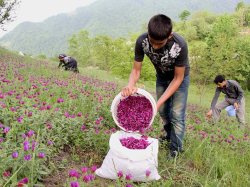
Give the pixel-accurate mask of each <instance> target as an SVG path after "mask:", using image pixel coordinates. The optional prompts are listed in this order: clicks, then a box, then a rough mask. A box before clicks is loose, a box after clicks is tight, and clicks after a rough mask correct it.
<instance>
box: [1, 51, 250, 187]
mask: <svg viewBox="0 0 250 187" xmlns="http://www.w3.org/2000/svg"><path fill="white" fill-rule="evenodd" d="M0 55H1V57H4V58H2V59H1V60H0V62H1V63H2V62H10V63H11V62H15V61H18V62H22V63H30V64H33V65H31V66H27V67H24V68H20V69H15V70H18V73H19V74H20V75H22V76H23V78H24V81H23V82H21V83H20V81H19V80H16V79H15V80H14V82H13V84H9V85H8V84H3V86H2V89H1V91H2V92H8V91H10V90H15V89H16V91H17V93H18V92H20V93H23V91H24V90H26V91H27V92H28V93H29V95H32V94H35V93H36V99H38V100H39V102H40V103H39V104H41V103H46V105H48V104H50V105H51V106H52V107H60V110H59V112H54V111H53V110H45V111H40V110H36V109H34V107H33V104H34V103H32V101H33V100H31V99H28V98H27V97H23V100H24V101H25V105H20V104H19V100H16V99H15V98H14V97H13V98H12V97H11V96H8V97H7V98H10V99H6V103H7V105H8V107H9V106H16V105H17V106H20V107H21V109H20V111H19V112H20V113H19V112H16V113H13V112H11V111H10V110H9V109H8V107H7V108H4V109H2V110H0V112H1V113H0V114H1V116H0V117H1V118H0V120H3V121H4V125H6V126H9V127H11V131H10V133H9V134H8V136H7V142H4V143H1V144H0V146H1V148H2V149H0V173H1V172H3V171H5V170H10V169H11V171H12V172H13V173H12V174H13V175H12V176H11V178H10V179H4V180H2V178H1V176H0V186H1V185H2V184H3V185H4V184H6V182H8V183H9V184H10V183H12V185H13V186H16V185H15V184H16V182H17V181H18V180H20V179H21V178H23V177H26V176H28V177H29V179H30V181H31V183H34V184H35V183H36V182H37V183H39V185H40V186H43V185H45V186H47V185H48V186H58V187H59V186H60V187H61V186H69V181H70V180H73V179H71V178H69V177H68V171H69V170H70V169H73V168H75V169H78V170H79V169H80V168H81V167H82V166H84V165H85V166H91V165H93V164H98V165H101V163H102V161H103V159H104V158H105V156H106V153H107V151H108V148H109V144H108V141H109V137H110V135H109V134H105V133H104V134H96V133H95V128H94V127H95V122H96V120H97V119H98V118H99V117H100V116H102V117H103V118H104V120H103V124H102V125H103V126H101V128H100V131H101V132H102V133H103V132H105V130H107V129H110V128H113V127H116V125H115V124H114V121H113V119H112V116H111V113H110V103H111V102H112V99H113V97H114V96H115V95H116V94H117V93H118V92H119V91H120V90H121V88H122V87H123V86H125V85H126V84H127V81H128V80H121V79H119V78H118V77H114V76H113V75H111V74H108V73H107V72H105V71H102V70H99V69H96V68H93V67H88V68H80V75H85V76H91V77H95V78H98V79H101V80H105V81H112V82H116V83H118V88H117V89H116V90H115V91H113V93H110V94H111V97H107V98H106V99H104V97H103V100H104V101H103V103H98V102H97V100H96V99H98V98H99V97H96V96H100V95H105V94H106V92H107V91H105V90H103V89H102V88H97V87H95V86H93V85H91V84H88V83H87V84H82V80H79V79H78V77H77V76H75V75H72V73H70V72H65V71H60V70H59V69H57V68H56V66H57V65H58V63H57V62H48V63H45V64H44V62H42V61H40V60H36V59H31V58H28V57H25V58H24V57H19V56H17V55H13V54H12V53H8V54H7V53H5V52H4V51H2V50H0ZM12 68H14V67H12ZM13 72H17V71H13V70H12V69H11V68H10V69H8V71H7V73H6V75H7V76H8V78H9V79H14V78H15V75H14V74H13ZM2 73H5V72H2ZM32 78H35V79H34V80H33V79H32ZM30 79H31V80H33V82H29V81H28V80H30ZM41 80H46V81H48V80H49V81H50V84H48V85H47V86H41ZM57 81H60V82H64V81H65V82H67V83H68V84H67V86H65V87H60V86H57V85H56V84H54V83H55V82H57ZM32 85H36V86H37V88H33V87H31V86H32ZM139 86H140V87H143V88H145V89H146V90H148V91H150V92H152V93H154V90H155V83H154V82H143V81H141V82H140V83H139ZM44 88H47V89H44ZM198 91H199V89H198V88H197V85H194V84H191V86H190V89H189V97H188V109H187V131H186V136H185V142H184V146H185V147H184V149H185V151H184V153H182V154H181V155H180V157H179V158H178V159H177V160H172V161H169V160H167V159H166V157H167V156H166V155H167V154H168V151H167V149H166V146H167V145H166V144H160V146H159V154H158V163H159V164H158V171H159V173H160V175H161V177H162V179H161V180H159V181H152V182H147V183H132V182H129V183H132V184H133V186H138V187H139V186H140V187H141V186H142V187H157V186H158V187H165V186H166V187H168V186H169V187H170V186H194V187H196V186H207V187H208V186H211V187H213V186H226V187H228V186H230V187H235V186H236V187H237V186H240V187H248V186H250V175H249V173H250V162H249V161H248V160H249V157H250V142H249V134H250V130H249V128H248V129H246V130H245V131H244V130H241V129H238V128H237V121H236V120H235V118H229V117H227V116H226V113H225V112H224V111H223V114H222V118H221V121H220V122H219V123H217V124H214V125H213V124H211V123H210V122H208V121H206V119H205V114H206V112H207V111H208V109H209V108H210V102H211V100H212V97H213V93H214V85H210V86H208V87H207V89H206V91H205V92H204V95H202V96H200V95H199V92H198ZM38 92H39V94H37V93H38ZM82 92H84V93H85V94H87V95H84V94H82ZM50 94H52V95H53V97H52V96H50ZM88 94H89V95H88ZM98 94H100V95H98ZM59 97H60V98H64V99H65V101H64V102H63V103H60V104H58V103H57V98H59ZM72 97H76V99H70V98H72ZM200 98H201V99H200ZM220 99H223V96H222V95H221V97H220ZM0 101H2V100H0ZM4 101H5V100H4ZM249 102H250V95H249V92H246V112H247V116H248V115H249V111H250V110H249V105H250V103H249ZM41 106H42V105H41ZM27 111H33V116H32V117H31V118H25V123H23V124H18V123H17V122H16V118H17V117H19V116H20V115H21V114H22V113H25V112H27ZM66 111H67V112H69V113H70V114H77V113H78V112H82V114H83V117H81V118H72V119H70V118H66V117H65V112H66ZM87 113H88V114H89V116H88V117H85V114H87ZM248 122H249V118H248ZM48 124H51V125H52V129H50V130H48V129H47V125H48ZM82 124H85V125H86V126H87V127H88V130H87V131H85V132H82V131H80V130H79V129H80V128H81V126H82ZM153 126H154V130H153V131H152V132H150V133H149V136H150V137H158V136H159V134H160V129H161V124H160V120H159V116H158V115H157V116H156V118H155V120H154V123H153ZM30 129H33V130H34V131H35V132H36V133H37V136H35V137H36V140H37V141H39V144H38V150H39V151H44V152H46V159H45V160H41V159H37V158H34V157H33V159H32V161H31V163H32V164H28V165H23V163H25V162H24V161H23V155H22V156H20V157H19V158H18V160H13V159H12V158H11V156H10V155H11V153H12V152H13V151H15V150H19V153H20V155H21V154H26V153H24V151H23V148H22V143H23V140H22V139H18V137H19V136H20V134H22V133H24V132H27V131H28V130H30ZM245 134H248V136H246V135H245ZM0 135H1V134H0ZM15 140H19V141H15ZM48 140H53V141H54V143H55V145H54V146H51V147H49V146H47V141H48ZM38 150H37V151H38ZM34 153H35V152H34ZM38 179H39V180H38ZM79 181H80V179H79ZM82 184H84V186H97V187H98V186H104V187H106V186H110V187H111V186H114V187H116V186H125V184H124V182H122V181H119V180H108V179H102V178H99V177H97V178H96V179H95V180H94V181H93V182H91V183H89V184H85V183H82ZM30 185H32V184H30Z"/></svg>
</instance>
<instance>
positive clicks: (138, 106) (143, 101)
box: [117, 96, 153, 132]
mask: <svg viewBox="0 0 250 187" xmlns="http://www.w3.org/2000/svg"><path fill="white" fill-rule="evenodd" d="M152 117H153V108H152V105H151V103H150V101H149V100H148V99H147V98H146V97H144V96H129V97H127V98H125V99H122V100H121V101H120V103H119V104H118V106H117V120H118V122H119V124H120V126H122V127H123V128H124V129H126V130H127V131H133V132H135V131H140V132H142V131H144V130H145V129H147V128H148V127H149V125H150V122H151V119H152Z"/></svg>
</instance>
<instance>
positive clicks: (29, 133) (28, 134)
mask: <svg viewBox="0 0 250 187" xmlns="http://www.w3.org/2000/svg"><path fill="white" fill-rule="evenodd" d="M33 135H34V131H33V130H29V132H27V136H28V137H29V138H30V137H32V136H33Z"/></svg>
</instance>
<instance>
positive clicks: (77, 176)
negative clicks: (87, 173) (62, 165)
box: [69, 169, 80, 178]
mask: <svg viewBox="0 0 250 187" xmlns="http://www.w3.org/2000/svg"><path fill="white" fill-rule="evenodd" d="M69 177H76V178H79V177H80V174H79V173H78V171H77V170H75V169H71V170H70V171H69Z"/></svg>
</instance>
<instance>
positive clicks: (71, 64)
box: [58, 54, 79, 73]
mask: <svg viewBox="0 0 250 187" xmlns="http://www.w3.org/2000/svg"><path fill="white" fill-rule="evenodd" d="M58 58H59V60H60V62H59V65H58V68H60V67H61V66H62V67H64V69H65V70H66V71H73V72H75V73H79V70H78V68H77V61H76V59H74V58H73V57H71V56H67V55H65V54H60V55H59V56H58Z"/></svg>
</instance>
